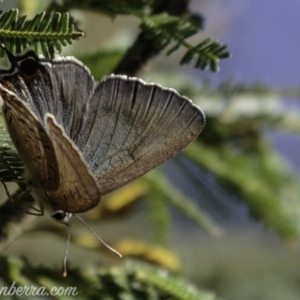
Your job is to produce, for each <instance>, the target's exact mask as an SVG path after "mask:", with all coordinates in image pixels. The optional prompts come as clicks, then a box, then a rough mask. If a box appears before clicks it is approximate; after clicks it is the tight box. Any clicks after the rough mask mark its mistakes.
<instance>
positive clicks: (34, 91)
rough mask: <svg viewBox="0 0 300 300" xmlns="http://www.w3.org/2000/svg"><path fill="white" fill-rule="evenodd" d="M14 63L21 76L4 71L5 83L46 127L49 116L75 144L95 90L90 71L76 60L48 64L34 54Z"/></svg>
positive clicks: (49, 62)
mask: <svg viewBox="0 0 300 300" xmlns="http://www.w3.org/2000/svg"><path fill="white" fill-rule="evenodd" d="M11 63H12V64H15V66H14V67H12V68H14V69H17V72H16V70H14V69H10V70H7V71H5V70H1V71H0V76H1V80H2V81H4V82H8V83H9V84H10V85H11V86H12V87H13V90H14V92H15V93H16V94H17V95H18V97H19V98H20V99H21V100H22V101H24V102H26V103H28V105H29V106H30V108H31V109H32V112H33V113H34V114H35V115H36V116H37V117H38V119H39V120H40V122H41V123H42V124H43V122H44V115H45V114H46V113H47V112H48V113H50V114H52V115H54V116H55V119H56V120H57V122H58V123H59V124H60V125H61V126H62V127H63V128H64V131H65V132H66V134H67V135H68V136H69V137H70V138H71V139H72V140H75V139H76V138H77V136H78V132H79V130H80V129H81V127H82V123H83V121H84V111H85V105H86V102H87V99H88V98H89V96H90V95H92V94H93V92H94V88H95V81H94V79H93V77H92V76H91V74H90V71H89V70H88V69H87V68H86V67H85V66H84V65H83V64H82V63H81V62H80V61H78V60H76V59H75V58H74V57H57V58H55V59H53V60H48V59H41V58H38V57H37V56H36V55H35V54H34V53H33V52H32V51H28V53H26V54H24V55H20V56H14V59H13V61H12V62H11ZM12 72H14V73H15V74H14V75H13V76H12V75H11V73H12Z"/></svg>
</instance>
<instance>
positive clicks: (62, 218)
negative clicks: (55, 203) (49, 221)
mask: <svg viewBox="0 0 300 300" xmlns="http://www.w3.org/2000/svg"><path fill="white" fill-rule="evenodd" d="M71 217H72V214H71V213H68V212H65V211H62V210H57V211H56V212H55V213H54V214H53V215H52V218H53V219H54V220H55V221H57V222H58V223H61V224H64V225H67V226H69V225H70V219H71Z"/></svg>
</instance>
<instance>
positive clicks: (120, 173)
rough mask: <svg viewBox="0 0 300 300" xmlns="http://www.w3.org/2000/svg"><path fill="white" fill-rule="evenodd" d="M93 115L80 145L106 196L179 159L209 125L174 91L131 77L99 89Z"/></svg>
mask: <svg viewBox="0 0 300 300" xmlns="http://www.w3.org/2000/svg"><path fill="white" fill-rule="evenodd" d="M87 115H88V117H89V118H88V119H87V121H86V123H85V124H84V128H83V130H82V132H81V134H80V136H79V144H83V145H85V146H84V147H83V156H84V158H85V160H86V161H87V162H88V164H89V166H90V169H91V170H92V172H93V174H95V176H96V177H97V180H98V184H99V186H100V187H101V193H102V194H106V193H108V192H110V191H112V190H114V189H116V188H118V187H120V186H122V185H124V184H125V183H127V182H129V181H131V180H133V179H134V178H136V177H138V176H141V175H143V174H145V173H146V172H148V171H150V170H151V169H152V168H154V167H156V166H157V165H159V164H161V163H162V162H164V161H165V160H167V159H168V158H170V157H172V156H174V155H176V154H177V153H178V152H180V151H181V150H182V149H183V148H184V147H186V146H187V144H189V143H190V142H191V141H192V140H193V139H195V138H196V137H197V136H198V135H199V133H200V132H201V130H202V128H203V126H204V123H205V117H204V114H203V113H202V111H201V110H200V109H199V108H198V107H196V106H194V105H193V104H192V102H191V101H190V100H189V99H187V98H185V97H182V96H180V95H179V94H178V93H177V92H175V91H174V90H170V89H165V88H162V87H161V86H159V85H155V84H146V83H144V82H143V81H141V80H138V79H134V78H127V77H125V76H109V77H107V78H106V79H105V80H104V81H102V82H101V83H100V84H99V85H98V87H97V88H96V91H95V94H94V95H93V97H92V98H91V100H90V102H89V109H88V111H87Z"/></svg>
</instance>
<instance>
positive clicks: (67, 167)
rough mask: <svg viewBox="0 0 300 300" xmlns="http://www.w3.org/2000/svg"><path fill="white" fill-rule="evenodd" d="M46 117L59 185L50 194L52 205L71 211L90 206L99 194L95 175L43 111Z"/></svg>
mask: <svg viewBox="0 0 300 300" xmlns="http://www.w3.org/2000/svg"><path fill="white" fill-rule="evenodd" d="M45 120H46V121H45V123H46V124H47V132H48V134H49V137H50V139H51V141H52V143H53V147H54V150H55V153H56V156H57V160H58V161H59V172H60V187H59V189H58V190H57V191H56V192H53V193H51V194H49V197H50V199H51V205H52V207H53V208H54V209H56V210H62V211H66V212H70V213H79V212H84V211H86V210H89V209H91V208H93V207H94V206H96V205H97V204H98V203H99V201H100V197H101V195H100V192H99V188H98V186H97V184H96V181H95V178H94V176H93V175H92V174H91V173H90V172H89V170H88V168H87V166H86V164H85V162H84V160H83V158H82V156H81V154H80V151H79V149H78V148H77V147H76V146H75V145H74V143H73V142H72V141H71V140H70V139H69V138H68V137H67V136H66V134H65V133H64V130H63V128H62V127H61V126H59V125H58V124H57V122H56V121H55V118H54V117H53V116H52V115H51V114H46V117H45Z"/></svg>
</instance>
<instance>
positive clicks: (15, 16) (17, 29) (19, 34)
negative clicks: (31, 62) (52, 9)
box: [0, 9, 83, 58]
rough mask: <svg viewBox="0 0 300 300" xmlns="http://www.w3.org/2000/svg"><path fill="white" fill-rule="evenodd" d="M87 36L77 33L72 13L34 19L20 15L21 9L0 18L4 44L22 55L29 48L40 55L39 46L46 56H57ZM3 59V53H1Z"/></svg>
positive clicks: (42, 13) (0, 34)
mask: <svg viewBox="0 0 300 300" xmlns="http://www.w3.org/2000/svg"><path fill="white" fill-rule="evenodd" d="M81 36H83V32H79V31H76V30H75V27H74V24H72V23H71V21H70V15H69V13H67V12H66V13H58V12H57V13H54V14H53V16H50V14H46V13H45V12H41V13H39V14H37V15H36V16H35V17H34V18H33V19H32V20H27V19H26V16H21V17H20V16H19V11H18V9H11V10H10V11H7V12H5V13H4V14H2V16H1V17H0V42H1V43H2V44H4V45H5V46H6V48H7V49H8V50H9V51H11V52H12V53H19V52H21V51H22V50H24V49H27V48H28V47H29V46H33V47H34V50H35V51H36V52H38V49H39V47H40V48H41V51H42V53H43V55H44V56H45V57H52V58H53V57H54V54H55V50H57V51H59V52H61V51H62V47H64V46H66V45H68V44H72V42H73V40H75V39H78V38H79V37H81ZM0 54H1V57H3V51H1V53H0Z"/></svg>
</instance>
